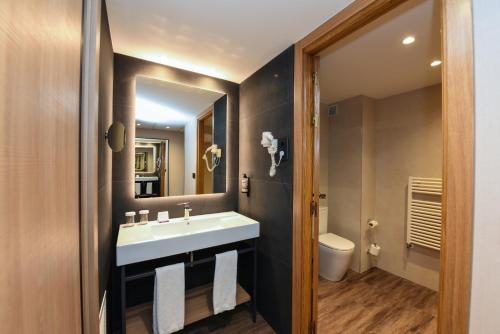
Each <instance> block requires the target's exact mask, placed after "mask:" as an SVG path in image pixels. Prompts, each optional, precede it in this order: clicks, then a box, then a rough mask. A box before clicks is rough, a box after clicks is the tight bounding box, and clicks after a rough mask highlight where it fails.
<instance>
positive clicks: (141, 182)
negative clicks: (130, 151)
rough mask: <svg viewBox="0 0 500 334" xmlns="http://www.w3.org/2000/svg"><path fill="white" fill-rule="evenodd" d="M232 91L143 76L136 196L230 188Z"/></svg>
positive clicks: (137, 131)
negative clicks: (228, 125)
mask: <svg viewBox="0 0 500 334" xmlns="http://www.w3.org/2000/svg"><path fill="white" fill-rule="evenodd" d="M226 123H227V95H226V94H224V93H220V92H214V91H209V90H205V89H200V88H196V87H191V86H186V85H182V84H178V83H174V82H168V81H162V80H158V79H153V78H147V77H137V79H136V96H135V126H136V128H135V160H134V161H135V168H134V176H135V178H134V182H135V197H136V198H148V197H163V196H179V195H194V194H212V193H221V192H225V191H226V163H225V161H226V156H225V154H226V152H225V149H226Z"/></svg>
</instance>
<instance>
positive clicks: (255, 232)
mask: <svg viewBox="0 0 500 334" xmlns="http://www.w3.org/2000/svg"><path fill="white" fill-rule="evenodd" d="M258 236H259V222H257V221H255V220H253V219H250V218H248V217H245V216H243V215H241V214H239V213H236V212H234V211H230V212H223V213H214V214H208V215H200V216H192V217H191V218H190V219H189V223H188V222H186V221H184V219H183V218H175V219H171V220H170V222H168V223H161V224H160V223H158V222H156V221H154V222H149V223H148V224H147V225H135V226H132V227H123V226H120V231H119V233H118V241H117V242H116V264H117V266H122V265H126V264H130V263H136V262H142V261H147V260H152V259H157V258H161V257H165V256H170V255H176V254H181V253H185V252H189V251H195V250H198V249H203V248H208V247H214V246H218V245H223V244H228V243H232V242H237V241H241V240H246V239H253V238H257V237H258Z"/></svg>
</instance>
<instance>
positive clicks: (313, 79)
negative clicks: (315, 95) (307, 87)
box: [312, 71, 318, 84]
mask: <svg viewBox="0 0 500 334" xmlns="http://www.w3.org/2000/svg"><path fill="white" fill-rule="evenodd" d="M316 80H318V72H316V71H314V72H312V81H313V84H315V83H316Z"/></svg>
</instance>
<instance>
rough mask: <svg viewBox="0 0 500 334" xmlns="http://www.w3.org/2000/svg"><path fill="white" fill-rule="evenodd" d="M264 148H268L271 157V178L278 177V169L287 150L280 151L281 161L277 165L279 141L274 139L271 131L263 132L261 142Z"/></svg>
mask: <svg viewBox="0 0 500 334" xmlns="http://www.w3.org/2000/svg"><path fill="white" fill-rule="evenodd" d="M260 143H261V145H262V146H263V147H264V148H267V152H268V153H269V154H270V155H271V168H270V169H269V176H270V177H274V176H275V175H276V167H278V166H279V165H280V164H281V160H282V159H283V156H284V155H285V150H280V151H279V155H280V159H279V161H278V163H276V158H275V155H276V153H277V152H278V139H275V138H274V137H273V134H272V133H271V132H270V131H265V132H262V141H261V142H260Z"/></svg>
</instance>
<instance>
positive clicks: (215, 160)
mask: <svg viewBox="0 0 500 334" xmlns="http://www.w3.org/2000/svg"><path fill="white" fill-rule="evenodd" d="M208 152H210V153H211V154H212V167H210V165H209V164H208V158H207V153H208ZM221 157H222V150H221V149H220V148H219V147H218V146H217V144H213V145H212V146H210V147H209V148H207V149H206V150H205V153H204V154H203V156H202V157H201V158H202V159H203V160H205V164H206V165H207V170H208V171H209V172H213V170H214V169H215V167H217V166H219V164H220V159H221Z"/></svg>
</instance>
